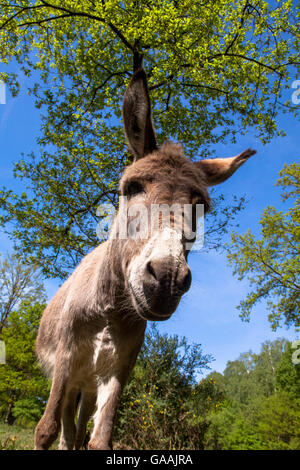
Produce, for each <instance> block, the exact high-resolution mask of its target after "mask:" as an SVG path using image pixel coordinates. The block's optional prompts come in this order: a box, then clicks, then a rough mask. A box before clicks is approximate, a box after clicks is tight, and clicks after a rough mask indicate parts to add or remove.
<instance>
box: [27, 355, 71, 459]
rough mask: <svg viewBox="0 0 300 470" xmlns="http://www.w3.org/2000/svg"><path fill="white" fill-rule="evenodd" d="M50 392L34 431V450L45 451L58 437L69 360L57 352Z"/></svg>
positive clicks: (67, 379) (67, 378)
mask: <svg viewBox="0 0 300 470" xmlns="http://www.w3.org/2000/svg"><path fill="white" fill-rule="evenodd" d="M56 357H57V361H56V364H55V367H54V373H53V379H52V385H51V391H50V395H49V399H48V403H47V406H46V409H45V412H44V414H43V416H42V418H41V419H40V421H39V422H38V424H37V427H36V429H35V449H36V450H47V449H49V447H50V446H51V445H52V444H53V442H54V441H55V439H56V438H57V436H58V433H59V430H60V424H61V416H62V410H63V405H64V399H65V395H66V391H67V386H68V381H69V377H70V360H69V357H68V356H67V355H65V354H64V353H63V352H59V351H57V354H56Z"/></svg>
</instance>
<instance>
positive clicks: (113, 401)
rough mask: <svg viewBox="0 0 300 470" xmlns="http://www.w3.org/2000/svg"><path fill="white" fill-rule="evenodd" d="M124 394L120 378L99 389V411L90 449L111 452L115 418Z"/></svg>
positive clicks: (113, 379)
mask: <svg viewBox="0 0 300 470" xmlns="http://www.w3.org/2000/svg"><path fill="white" fill-rule="evenodd" d="M121 393H122V383H121V381H120V380H119V379H118V377H115V376H113V377H111V378H110V379H109V380H107V381H106V382H103V383H102V384H101V385H100V386H99V387H98V392H97V405H96V408H97V411H96V413H95V415H94V429H93V432H92V435H91V439H90V441H89V444H88V448H89V449H92V450H110V449H111V436H112V431H113V424H114V418H115V414H116V410H117V406H118V404H119V400H120V396H121Z"/></svg>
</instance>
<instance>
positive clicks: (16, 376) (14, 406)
mask: <svg viewBox="0 0 300 470" xmlns="http://www.w3.org/2000/svg"><path fill="white" fill-rule="evenodd" d="M44 308H45V305H44V304H41V303H36V304H32V303H31V302H30V301H23V302H21V304H20V306H19V308H18V310H16V311H13V312H11V313H10V314H9V316H8V318H7V323H6V326H5V327H4V328H3V330H2V338H3V340H4V342H5V346H6V364H2V365H1V366H0V403H1V405H0V414H1V415H2V416H4V417H5V421H6V422H8V423H9V424H12V423H13V421H14V420H15V419H16V418H19V419H22V421H23V423H24V422H27V423H28V422H30V423H33V422H36V421H38V419H39V418H40V417H41V415H42V412H43V409H44V406H45V402H46V400H47V398H48V394H49V386H48V380H47V379H45V377H44V375H43V373H42V371H41V369H40V367H39V365H38V363H37V360H36V357H35V352H34V347H35V338H36V334H37V330H38V325H39V321H40V318H41V314H42V312H43V310H44Z"/></svg>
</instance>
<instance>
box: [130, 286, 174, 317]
mask: <svg viewBox="0 0 300 470" xmlns="http://www.w3.org/2000/svg"><path fill="white" fill-rule="evenodd" d="M130 291H131V294H132V299H133V305H134V307H135V309H136V311H137V313H138V314H139V315H140V317H142V318H143V319H144V320H149V321H165V320H168V319H169V318H170V317H171V315H172V314H173V312H174V311H175V310H176V307H177V305H178V302H179V299H178V300H177V301H176V302H170V304H169V305H168V308H166V305H165V302H161V301H159V300H158V301H156V302H153V299H149V300H148V299H147V297H146V295H145V293H144V292H139V293H137V292H136V291H135V289H134V288H133V286H131V285H130ZM163 305H164V308H163V309H162V308H161V307H162V306H163Z"/></svg>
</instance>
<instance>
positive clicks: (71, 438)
mask: <svg viewBox="0 0 300 470" xmlns="http://www.w3.org/2000/svg"><path fill="white" fill-rule="evenodd" d="M78 395H79V390H78V389H75V388H72V389H71V390H70V391H69V392H68V393H66V395H65V400H64V404H63V412H62V431H61V435H60V441H59V445H58V448H59V450H73V448H74V444H75V435H76V426H75V415H76V409H77V398H78Z"/></svg>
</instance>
